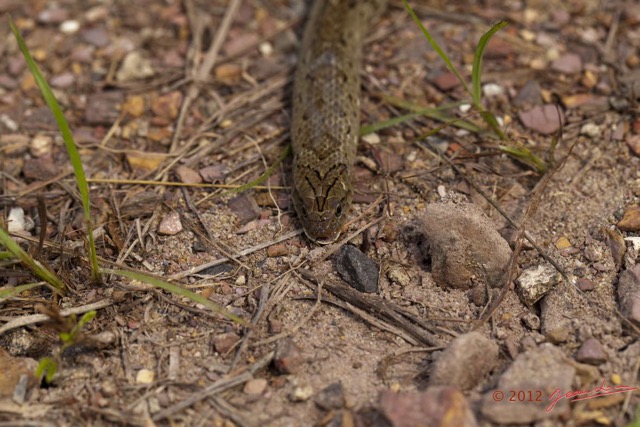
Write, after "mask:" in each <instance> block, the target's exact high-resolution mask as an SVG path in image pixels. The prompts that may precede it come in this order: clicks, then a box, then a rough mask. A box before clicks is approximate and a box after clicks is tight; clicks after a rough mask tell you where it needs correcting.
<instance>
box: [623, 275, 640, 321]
mask: <svg viewBox="0 0 640 427" xmlns="http://www.w3.org/2000/svg"><path fill="white" fill-rule="evenodd" d="M618 302H619V305H620V312H621V313H622V315H623V316H624V317H626V318H627V319H628V320H630V321H631V322H633V323H635V324H636V325H640V264H636V265H635V266H633V267H631V268H630V269H627V270H625V271H623V272H622V273H621V274H620V278H619V279H618Z"/></svg>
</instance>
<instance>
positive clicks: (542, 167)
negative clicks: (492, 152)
mask: <svg viewBox="0 0 640 427" xmlns="http://www.w3.org/2000/svg"><path fill="white" fill-rule="evenodd" d="M498 149H499V150H500V151H502V152H503V153H506V154H508V155H510V156H511V157H513V158H515V159H518V160H520V161H521V162H523V163H525V164H527V165H529V166H531V167H533V168H534V169H535V170H536V171H537V172H538V173H540V174H544V173H546V172H547V170H549V167H548V166H547V164H546V163H545V162H544V161H543V160H542V159H541V158H540V157H538V156H536V155H535V154H533V153H532V152H531V151H530V150H529V149H528V148H525V147H509V146H505V145H501V146H499V147H498Z"/></svg>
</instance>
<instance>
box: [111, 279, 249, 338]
mask: <svg viewBox="0 0 640 427" xmlns="http://www.w3.org/2000/svg"><path fill="white" fill-rule="evenodd" d="M102 272H103V273H106V274H115V275H116V276H122V277H126V278H128V279H132V280H137V281H139V282H143V283H148V284H150V285H152V286H155V287H157V288H160V289H164V290H166V291H169V292H171V293H173V294H176V295H180V296H183V297H186V298H189V299H190V300H191V301H193V302H195V303H198V304H202V305H204V306H205V307H207V308H209V309H210V310H211V311H213V312H214V313H218V314H220V315H222V316H224V317H226V318H227V319H229V320H232V321H233V322H235V323H239V324H241V325H244V326H248V323H247V322H246V321H245V320H243V319H241V318H240V317H238V316H236V315H235V314H233V313H230V312H229V311H227V310H225V309H224V308H222V307H220V306H219V305H218V304H216V303H215V302H213V301H211V300H209V299H207V298H205V297H203V296H202V295H199V294H196V293H195V292H192V291H190V290H188V289H185V288H183V287H182V286H179V285H175V284H173V283H169V282H165V281H164V280H160V279H158V278H157V277H153V276H147V275H146V274H142V273H138V272H135V271H127V270H112V269H108V268H105V269H103V270H102Z"/></svg>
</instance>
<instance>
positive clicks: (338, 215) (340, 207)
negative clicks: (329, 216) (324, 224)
mask: <svg viewBox="0 0 640 427" xmlns="http://www.w3.org/2000/svg"><path fill="white" fill-rule="evenodd" d="M341 216H342V205H341V204H339V203H338V205H337V206H336V218H340V217H341Z"/></svg>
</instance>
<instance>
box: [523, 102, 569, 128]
mask: <svg viewBox="0 0 640 427" xmlns="http://www.w3.org/2000/svg"><path fill="white" fill-rule="evenodd" d="M518 117H519V118H520V121H521V122H522V124H523V125H524V126H525V127H527V128H529V129H531V130H533V131H536V132H538V133H540V134H542V135H550V134H552V133H556V132H557V131H558V129H560V126H561V125H562V124H563V123H564V114H563V113H562V110H561V109H560V108H556V106H555V105H551V104H547V105H538V106H535V107H533V108H531V109H529V110H524V111H520V112H519V113H518Z"/></svg>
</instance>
